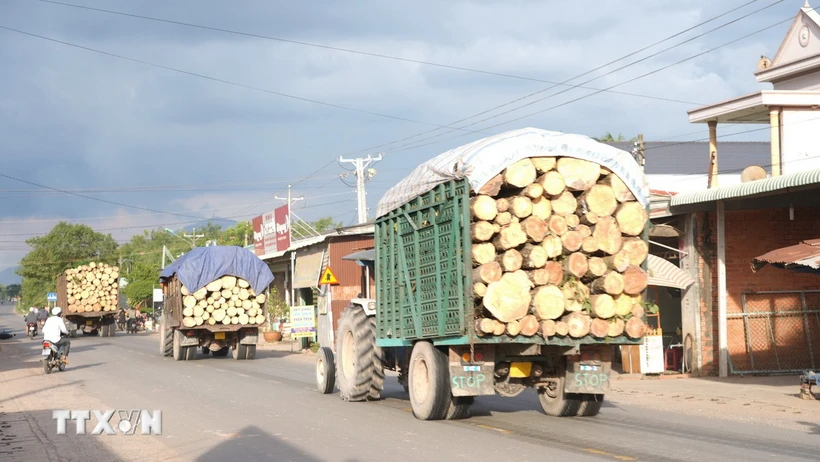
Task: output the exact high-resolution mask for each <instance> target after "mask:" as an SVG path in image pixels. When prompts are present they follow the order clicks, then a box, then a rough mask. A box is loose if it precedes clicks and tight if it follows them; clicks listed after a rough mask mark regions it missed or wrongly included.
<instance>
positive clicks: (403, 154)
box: [0, 0, 803, 270]
mask: <svg viewBox="0 0 820 462" xmlns="http://www.w3.org/2000/svg"><path fill="white" fill-rule="evenodd" d="M802 3H803V0H785V1H780V2H777V1H762V0H760V1H749V0H731V1H729V0H726V1H720V2H714V1H707V0H681V1H676V2H658V1H649V0H622V1H616V0H607V1H603V2H579V1H577V0H551V1H549V2H545V1H527V0H515V1H509V0H507V1H489V0H473V1H468V0H465V1H429V0H417V1H414V2H383V1H376V0H362V1H354V0H349V1H346V2H333V1H327V0H324V1H323V0H317V1H312V2H284V1H267V0H245V1H242V2H220V1H213V0H179V1H174V2H164V1H159V0H152V1H146V2H133V1H126V0H107V1H103V0H73V4H74V5H81V6H85V7H91V8H102V9H108V10H114V11H117V12H120V13H128V14H132V15H139V16H148V17H152V18H158V19H164V20H168V21H176V22H181V23H190V24H196V25H201V26H208V27H212V28H219V29H227V30H232V31H237V32H242V33H245V34H246V35H241V34H232V33H227V32H220V31H216V30H207V29H202V28H193V27H188V26H185V25H181V24H173V23H168V22H159V21H152V20H148V19H144V18H137V17H133V16H124V15H116V14H111V13H105V12H101V11H94V10H90V9H81V8H77V7H72V6H67V5H64V4H57V3H52V2H43V1H38V0H4V1H2V2H0V59H1V60H2V63H3V65H2V71H0V140H2V145H0V166H2V167H1V168H0V173H2V174H5V175H8V176H12V177H14V178H18V179H21V180H25V181H28V182H30V183H34V184H30V183H24V182H20V181H15V180H12V179H9V178H4V177H0V203H2V207H0V270H3V269H6V268H9V267H12V266H14V265H15V264H16V262H17V261H18V260H19V259H20V258H21V257H22V256H23V255H25V253H26V245H25V243H24V241H25V240H26V239H27V238H29V237H31V236H33V235H41V234H44V233H47V232H48V231H49V230H50V228H51V227H52V226H53V225H54V224H55V223H57V222H58V221H59V220H68V221H71V222H77V223H86V224H89V225H91V226H92V227H94V228H95V229H98V230H101V231H103V232H107V233H111V234H112V235H113V236H114V237H115V238H116V239H117V240H119V241H121V242H124V241H125V240H127V239H128V238H129V237H130V236H131V235H133V234H134V233H139V232H141V231H142V229H144V228H146V227H148V228H154V227H158V226H169V227H171V228H179V227H182V226H184V225H185V224H188V223H190V222H194V221H197V219H198V218H199V217H202V218H208V217H213V216H218V217H230V218H231V219H234V220H247V219H250V218H252V217H253V216H255V215H259V214H261V213H264V212H268V211H270V210H272V209H273V208H275V207H277V206H279V205H280V204H281V202H280V201H278V200H276V199H274V198H273V195H274V194H275V193H278V194H279V195H280V196H282V195H284V194H285V188H286V186H287V184H288V183H294V185H295V186H294V189H293V192H294V195H296V196H300V195H304V196H305V198H306V200H305V201H300V202H298V203H297V204H296V206H295V209H294V211H295V212H296V213H297V214H298V215H299V216H300V217H302V218H305V219H308V220H311V219H316V218H319V217H322V216H334V217H335V218H336V219H337V220H340V221H343V222H344V223H345V224H352V223H353V222H355V218H356V212H355V205H356V203H355V192H354V190H353V189H352V188H351V187H349V186H348V185H346V184H344V183H343V182H342V181H341V180H340V179H339V175H340V174H341V173H345V172H346V170H345V169H346V168H350V165H349V164H341V165H340V164H339V163H337V162H335V160H334V159H338V157H339V156H340V155H345V156H348V157H351V156H356V155H366V154H367V153H377V152H384V159H383V160H382V161H380V162H378V163H377V164H375V165H374V168H375V169H376V171H377V174H376V176H375V177H374V178H373V179H372V180H371V181H370V183H368V188H367V191H368V205H369V207H370V210H371V212H372V211H373V210H374V209H375V205H376V202H377V201H378V199H379V198H380V197H381V195H382V194H383V193H384V192H385V191H386V190H387V188H389V187H390V186H391V185H392V184H395V183H396V182H397V181H398V180H399V179H401V178H402V177H403V176H404V175H406V174H408V173H409V172H410V170H411V169H412V168H413V167H414V166H415V165H417V164H418V163H420V162H422V161H424V160H427V159H429V158H431V157H433V156H435V155H436V154H439V153H441V152H443V151H446V150H448V149H451V148H453V147H456V146H459V145H462V144H465V143H467V142H470V141H473V140H476V139H479V138H482V137H484V136H487V135H490V134H494V133H500V132H503V131H506V130H510V129H515V128H522V127H527V126H532V127H539V128H545V129H550V130H558V131H565V132H574V133H582V134H586V135H590V136H598V135H602V134H603V133H605V132H612V133H615V134H617V133H623V134H624V135H625V136H627V137H631V136H634V135H635V134H636V133H643V134H644V136H645V138H646V139H647V140H665V139H675V140H685V139H703V138H704V137H705V136H707V131H706V127H705V126H700V125H692V124H689V123H688V122H687V115H686V111H687V110H689V109H692V108H694V107H697V106H698V105H700V104H707V103H712V102H716V101H720V100H723V99H727V98H730V97H733V96H737V95H741V94H745V93H748V92H752V91H756V90H758V89H760V88H761V86H760V85H759V84H757V82H756V81H755V79H754V75H753V72H754V71H755V67H756V63H757V60H758V58H759V57H760V55H761V54H766V55H768V56H769V57H773V56H774V53H775V52H776V50H777V47H778V46H779V44H780V41H781V40H782V38H783V37H784V35H785V33H786V31H787V30H788V27H789V24H790V22H789V20H790V19H791V18H793V17H794V16H795V14H796V13H797V11H798V9H799V8H800V7H801V6H802ZM772 4H774V5H773V6H771V7H769V8H766V9H763V8H765V7H767V6H769V5H772ZM742 5H745V6H744V7H743V8H741V9H739V10H737V11H735V12H733V13H731V14H728V15H726V16H723V17H722V18H720V19H717V20H715V21H713V22H710V23H709V24H706V25H704V26H701V27H698V28H696V29H694V30H692V31H690V32H687V33H685V34H682V35H680V36H679V37H676V38H673V39H671V40H669V41H667V42H665V43H663V44H661V45H658V46H656V47H653V48H651V49H649V50H647V51H644V52H642V53H639V54H637V55H635V56H633V57H631V58H627V59H626V60H623V61H619V62H617V63H614V64H611V65H608V66H606V67H604V68H602V69H600V70H598V71H596V72H593V73H591V74H589V75H587V76H585V77H582V78H578V79H575V80H572V81H571V83H572V84H575V85H578V84H581V83H582V82H585V81H586V80H590V79H594V80H593V81H591V82H589V83H586V84H584V86H585V87H588V88H569V89H568V87H567V86H559V87H556V88H553V89H551V90H548V91H544V92H541V93H539V94H537V95H536V96H534V97H531V98H528V99H524V100H521V101H519V102H517V103H515V104H512V105H506V106H504V107H503V108H502V109H498V110H493V111H490V112H486V113H485V114H483V115H481V116H478V117H476V118H470V119H467V120H465V121H463V122H459V123H457V124H454V122H456V121H459V120H462V119H465V118H468V117H470V116H473V115H475V114H478V113H482V112H485V111H488V110H490V109H492V108H494V107H497V106H500V105H503V104H505V103H509V102H510V101H513V100H516V99H518V98H521V97H523V96H525V95H528V94H531V93H534V92H537V91H539V90H543V89H545V88H548V87H550V86H551V84H549V83H545V82H564V81H566V80H568V79H570V78H572V77H575V76H577V75H579V74H582V73H585V72H587V71H589V70H591V69H594V68H596V67H598V66H600V65H602V64H605V63H608V62H610V61H613V60H616V59H618V58H621V57H623V56H624V55H627V54H628V53H631V52H633V51H635V50H639V49H641V48H643V47H645V46H647V45H650V44H653V43H655V42H657V41H659V40H662V39H664V38H667V37H669V36H670V35H672V34H674V33H677V32H679V31H682V30H685V29H687V28H689V27H691V26H694V25H696V24H698V23H700V22H702V21H705V20H707V19H710V18H713V17H715V16H717V15H719V14H722V13H725V12H727V11H730V10H732V9H734V8H737V7H740V6H742ZM761 9H763V10H762V11H759V12H757V13H754V12H755V11H756V10H761ZM747 14H748V15H749V16H748V17H746V18H743V19H739V20H737V21H736V22H734V23H732V24H729V25H726V26H725V27H721V28H719V30H717V31H714V32H711V33H708V34H706V35H704V36H702V37H699V38H695V39H694V40H691V41H688V42H687V43H685V44H683V45H680V46H677V47H675V48H674V49H672V50H669V51H666V52H663V53H660V54H658V55H657V56H655V57H652V58H649V59H646V60H644V61H641V62H638V63H635V64H633V65H630V66H627V67H625V68H624V69H621V70H618V71H617V72H612V73H611V74H610V75H604V74H606V73H608V72H611V71H613V70H615V69H617V68H618V67H621V66H624V65H627V64H630V63H632V62H634V61H637V60H639V59H641V58H643V57H645V56H647V55H649V54H652V53H656V52H658V51H660V50H663V49H664V48H666V47H669V46H672V45H675V44H677V43H680V42H684V41H687V40H688V39H690V38H692V37H695V36H696V35H699V34H702V33H704V32H706V31H708V30H710V29H713V28H716V27H719V26H721V25H723V24H725V23H727V22H730V21H733V20H735V19H736V18H740V17H741V16H744V15H747ZM781 21H785V22H782V23H781V24H779V25H777V26H774V27H772V28H769V29H767V30H764V31H762V32H760V33H758V34H756V35H754V36H752V37H748V38H745V39H743V40H740V41H738V42H736V43H733V44H731V45H728V46H725V47H722V48H719V49H717V50H714V51H710V52H708V53H705V54H703V55H701V56H699V57H697V58H694V59H691V60H687V61H685V62H683V63H681V64H677V65H674V66H672V67H670V68H668V69H666V70H663V71H660V72H657V73H654V74H652V75H649V76H647V77H643V78H640V79H638V80H635V81H634V82H631V83H627V84H625V85H622V86H618V87H617V88H615V89H614V90H616V91H617V92H620V93H614V92H603V93H599V94H595V95H592V96H589V97H588V98H585V99H581V100H578V101H575V102H571V103H568V104H565V105H562V106H560V107H554V106H558V105H561V104H562V103H567V102H570V101H571V100H574V99H576V98H579V97H582V96H584V95H588V94H592V93H595V92H596V91H595V89H603V88H608V87H611V86H613V85H617V84H619V83H621V82H624V81H627V80H630V79H632V78H635V77H638V76H641V75H643V74H646V73H649V72H652V71H655V70H657V69H660V68H662V67H664V66H668V65H670V64H673V63H676V62H678V61H681V60H684V59H686V58H690V57H692V56H695V55H697V54H699V53H703V52H705V51H707V50H710V49H712V48H715V47H718V46H720V45H722V44H724V43H726V42H730V41H733V40H735V39H738V38H740V37H743V36H745V35H747V34H750V33H752V32H755V31H759V30H761V29H764V28H767V27H769V26H772V25H774V24H776V23H778V22H781ZM5 28H12V29H16V30H17V31H10V30H7V29H5ZM26 34H35V35H38V36H40V37H35V36H32V35H26ZM248 34H250V35H248ZM252 35H261V36H267V37H269V38H261V37H254V36H252ZM273 38H278V39H285V41H282V40H274V39H273ZM48 39H51V40H48ZM58 41H59V42H64V43H59V42H58ZM294 42H307V43H311V44H317V45H323V46H329V47H335V48H344V49H349V50H358V51H363V52H367V53H370V54H379V55H385V56H392V57H399V58H406V59H409V60H413V61H425V62H431V63H438V64H443V65H446V66H454V67H462V68H471V69H476V70H481V71H486V72H485V73H480V72H470V71H465V70H458V69H452V68H448V67H443V66H433V65H427V64H421V63H418V62H411V61H402V60H397V59H388V58H384V57H376V56H372V55H367V54H356V53H350V52H345V51H338V50H333V49H328V48H322V47H315V46H308V45H304V44H298V43H294ZM72 45H73V46H72ZM80 47H85V48H80ZM88 48H90V49H94V50H97V51H91V50H89V49H88ZM100 52H103V53H100ZM123 58H127V59H123ZM137 61H139V62H137ZM492 73H495V74H506V75H507V76H501V75H492ZM514 76H515V77H514ZM516 77H517V78H516ZM559 91H562V93H560V94H556V93H558V92H559ZM624 93H629V94H624ZM554 94H555V95H554ZM551 95H554V96H551ZM541 98H543V100H542V101H538V102H534V103H533V100H536V99H541ZM670 100H676V101H670ZM525 104H529V105H528V106H526V107H523V108H521V109H518V108H519V107H520V106H523V105H525ZM509 110H512V112H510V113H508V114H505V115H500V113H501V112H504V111H509ZM535 112H540V113H538V114H535V115H532V116H529V117H525V118H522V119H521V120H515V121H513V120H512V119H517V118H520V117H522V116H525V115H527V114H532V113H535ZM481 119H489V120H486V121H483V122H480V123H475V122H477V121H479V120H481ZM451 124H454V125H453V126H454V127H462V128H459V129H453V128H447V129H440V128H439V127H441V126H447V125H451ZM469 124H472V125H469ZM437 128H439V129H438V130H437ZM681 135H685V136H681ZM733 139H738V140H739V139H749V140H765V139H766V131H762V132H757V133H750V134H748V135H745V136H743V137H735V138H733ZM704 165H705V162H704ZM346 180H347V181H348V183H352V182H353V178H352V177H348V178H347V179H346ZM43 186H47V187H52V188H56V189H60V190H64V191H70V192H73V193H75V194H81V195H85V196H91V197H95V198H98V199H102V200H105V201H109V202H116V203H119V204H126V205H130V206H133V207H126V206H124V205H116V204H112V203H109V202H100V201H94V200H90V199H87V198H84V197H78V196H76V195H71V194H66V193H63V192H58V191H54V190H50V189H45V188H43ZM161 212H170V213H161Z"/></svg>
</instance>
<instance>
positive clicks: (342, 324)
mask: <svg viewBox="0 0 820 462" xmlns="http://www.w3.org/2000/svg"><path fill="white" fill-rule="evenodd" d="M375 355H376V337H375V332H374V330H373V324H372V323H371V320H370V319H368V317H367V315H366V314H365V313H364V310H363V309H362V308H360V307H355V308H348V309H346V310H345V311H344V312H343V313H342V316H341V318H340V319H339V329H338V335H337V336H336V385H337V386H338V387H339V395H340V396H341V397H342V399H343V400H345V401H365V400H367V399H368V398H371V399H372V396H373V389H372V387H374V385H376V384H374V383H373V376H374V366H375V359H374V358H375Z"/></svg>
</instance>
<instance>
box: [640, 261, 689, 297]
mask: <svg viewBox="0 0 820 462" xmlns="http://www.w3.org/2000/svg"><path fill="white" fill-rule="evenodd" d="M646 265H647V268H648V269H649V285H650V286H658V287H676V288H678V289H681V290H683V289H686V288H687V287H689V286H691V285H692V284H694V283H695V280H694V278H692V276H690V275H689V273H687V272H686V271H684V270H682V269H680V268H678V267H677V266H675V265H673V264H672V263H670V262H669V261H668V260H664V259H663V258H661V257H657V256H655V255H649V256H647V258H646Z"/></svg>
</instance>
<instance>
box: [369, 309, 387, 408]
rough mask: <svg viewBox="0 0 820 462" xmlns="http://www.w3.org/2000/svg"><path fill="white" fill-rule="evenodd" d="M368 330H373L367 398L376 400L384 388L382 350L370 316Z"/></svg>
mask: <svg viewBox="0 0 820 462" xmlns="http://www.w3.org/2000/svg"><path fill="white" fill-rule="evenodd" d="M368 319H369V320H370V323H369V324H370V330H372V331H373V379H372V380H371V381H370V394H369V395H368V396H367V399H369V400H371V401H378V400H380V399H381V398H382V390H384V351H383V350H382V349H381V347H379V346H377V345H376V318H375V317H373V316H371V317H370V318H368Z"/></svg>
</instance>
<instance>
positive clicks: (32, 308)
mask: <svg viewBox="0 0 820 462" xmlns="http://www.w3.org/2000/svg"><path fill="white" fill-rule="evenodd" d="M36 309H37V308H34V307H33V306H32V307H31V308H29V309H28V310H29V311H31V312H32V313H34V310H36Z"/></svg>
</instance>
